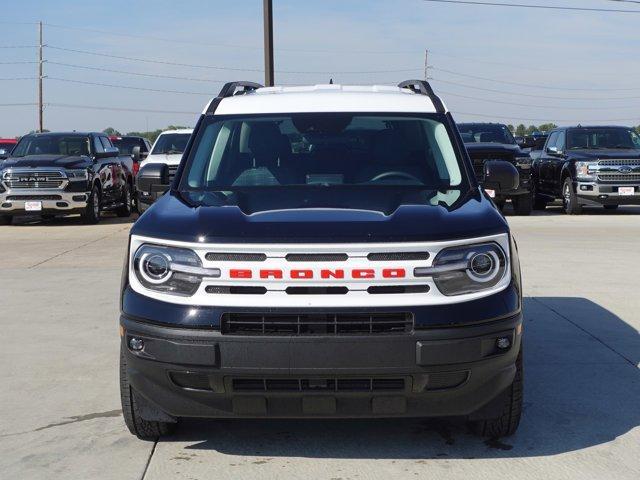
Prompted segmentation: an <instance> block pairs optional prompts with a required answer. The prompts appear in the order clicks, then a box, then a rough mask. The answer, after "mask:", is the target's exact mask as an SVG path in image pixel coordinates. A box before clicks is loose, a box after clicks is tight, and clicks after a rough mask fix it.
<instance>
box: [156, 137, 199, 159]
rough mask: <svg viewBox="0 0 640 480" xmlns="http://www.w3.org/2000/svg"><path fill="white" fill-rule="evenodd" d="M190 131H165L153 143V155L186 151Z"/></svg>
mask: <svg viewBox="0 0 640 480" xmlns="http://www.w3.org/2000/svg"><path fill="white" fill-rule="evenodd" d="M189 137H191V134H190V133H163V134H161V135H160V136H159V137H158V139H157V140H156V143H154V144H153V149H152V150H151V155H162V154H167V155H173V154H181V153H182V152H184V149H185V147H186V146H187V142H188V141H189Z"/></svg>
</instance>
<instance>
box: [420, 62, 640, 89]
mask: <svg viewBox="0 0 640 480" xmlns="http://www.w3.org/2000/svg"><path fill="white" fill-rule="evenodd" d="M432 68H433V69H434V70H439V71H441V72H444V73H448V74H450V75H456V76H458V77H466V78H474V79H476V80H484V81H488V82H494V83H503V84H505V85H515V86H518V87H527V88H541V89H545V90H564V91H568V92H628V91H636V90H640V87H636V88H573V87H553V86H549V85H534V84H531V83H519V82H509V81H507V80H498V79H495V78H488V77H481V76H478V75H469V74H466V73H460V72H454V71H452V70H446V69H444V68H438V67H432Z"/></svg>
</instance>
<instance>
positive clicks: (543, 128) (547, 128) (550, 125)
mask: <svg viewBox="0 0 640 480" xmlns="http://www.w3.org/2000/svg"><path fill="white" fill-rule="evenodd" d="M554 128H558V126H557V125H556V124H555V123H543V124H542V125H538V130H539V131H541V132H545V133H546V132H548V131H550V130H553V129H554Z"/></svg>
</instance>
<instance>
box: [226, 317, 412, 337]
mask: <svg viewBox="0 0 640 480" xmlns="http://www.w3.org/2000/svg"><path fill="white" fill-rule="evenodd" d="M221 330H222V333H223V334H228V335H384V334H403V333H411V332H412V331H413V315H412V314H411V313H405V312H398V313H372V314H366V313H365V314H352V313H328V314H325V313H319V314H300V315H296V314H268V313H267V314H259V313H257V314H256V313H225V314H224V315H222V329H221Z"/></svg>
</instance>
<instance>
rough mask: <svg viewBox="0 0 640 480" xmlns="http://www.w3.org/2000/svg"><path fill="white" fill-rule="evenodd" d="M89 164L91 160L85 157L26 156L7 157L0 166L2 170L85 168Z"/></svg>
mask: <svg viewBox="0 0 640 480" xmlns="http://www.w3.org/2000/svg"><path fill="white" fill-rule="evenodd" d="M91 163H92V162H91V159H90V158H89V157H85V156H69V155H27V156H24V157H9V158H7V159H6V160H5V161H4V162H3V163H2V164H1V165H2V168H11V167H15V168H38V167H58V168H85V167H87V166H89V165H91Z"/></svg>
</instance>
